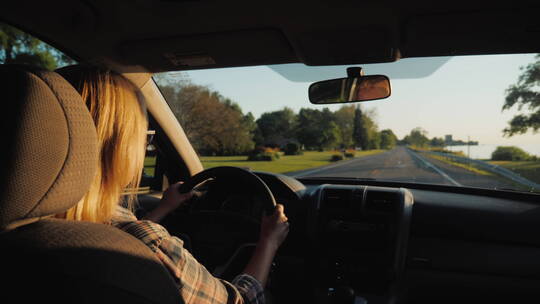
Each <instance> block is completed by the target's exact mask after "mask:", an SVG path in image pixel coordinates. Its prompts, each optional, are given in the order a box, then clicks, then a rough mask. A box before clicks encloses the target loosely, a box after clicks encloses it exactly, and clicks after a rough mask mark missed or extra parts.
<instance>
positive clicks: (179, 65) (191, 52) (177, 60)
mask: <svg viewBox="0 0 540 304" xmlns="http://www.w3.org/2000/svg"><path fill="white" fill-rule="evenodd" d="M121 50H122V53H123V56H122V57H123V58H124V59H125V60H126V62H125V63H128V64H134V63H141V62H144V63H145V64H144V65H145V67H146V68H147V69H149V70H151V71H154V72H157V71H167V70H192V69H207V68H219V67H228V66H249V65H265V64H270V63H276V62H281V63H289V62H295V61H296V60H297V59H296V55H295V54H294V52H293V50H292V48H291V46H290V45H289V42H288V40H287V39H286V38H285V36H284V35H283V33H282V32H281V31H279V30H275V29H260V30H243V31H234V32H222V33H212V34H204V35H195V36H182V37H172V38H166V39H151V40H142V41H133V42H128V43H124V44H123V45H122V47H121Z"/></svg>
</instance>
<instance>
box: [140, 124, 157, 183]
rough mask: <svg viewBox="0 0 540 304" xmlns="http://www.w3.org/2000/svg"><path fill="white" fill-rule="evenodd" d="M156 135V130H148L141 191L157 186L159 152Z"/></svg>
mask: <svg viewBox="0 0 540 304" xmlns="http://www.w3.org/2000/svg"><path fill="white" fill-rule="evenodd" d="M155 135H156V131H155V130H152V129H149V130H148V131H146V155H145V157H144V168H143V173H142V179H141V184H140V186H139V192H148V191H150V190H152V189H155V188H156V187H155V183H156V180H157V174H156V173H157V172H156V171H157V170H156V167H157V157H158V155H157V154H158V153H157V148H156V145H155V143H154V137H155ZM145 190H146V191H145Z"/></svg>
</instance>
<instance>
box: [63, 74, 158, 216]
mask: <svg viewBox="0 0 540 304" xmlns="http://www.w3.org/2000/svg"><path fill="white" fill-rule="evenodd" d="M64 76H65V77H66V79H68V81H71V83H72V84H74V86H75V88H76V89H77V90H78V91H79V93H80V94H81V96H82V98H83V100H84V101H85V102H86V105H87V106H88V109H89V110H90V114H91V115H92V117H93V119H94V123H95V125H96V129H97V137H98V148H99V154H100V155H99V160H100V161H99V164H98V170H97V172H96V175H95V177H94V180H93V182H92V184H91V186H90V189H89V191H88V192H87V193H86V194H85V196H84V197H83V198H82V199H81V200H80V201H79V202H78V203H77V205H75V206H74V207H72V208H71V209H69V210H67V211H66V213H65V214H62V215H60V216H59V217H62V218H65V219H70V220H79V221H89V222H97V223H108V222H110V220H111V219H112V218H113V216H114V213H115V212H116V210H117V208H118V205H119V204H120V203H121V196H122V192H123V191H124V190H125V189H126V188H134V187H137V186H138V184H139V182H140V179H141V175H142V170H143V166H144V156H145V143H146V130H147V125H148V121H147V118H146V111H145V109H144V108H143V105H142V103H141V101H140V99H139V98H138V93H137V89H136V88H135V86H134V85H133V84H132V83H131V82H129V81H128V80H127V79H125V78H124V77H123V76H121V75H120V74H116V73H114V72H111V71H103V70H98V69H95V68H81V69H80V70H76V72H75V73H73V72H69V73H67V74H65V75H64ZM74 78H75V79H74ZM131 193H133V191H131ZM134 197H135V194H129V195H126V197H125V198H126V200H125V203H126V206H127V207H128V208H129V209H133V202H134Z"/></svg>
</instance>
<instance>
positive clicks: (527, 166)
mask: <svg viewBox="0 0 540 304" xmlns="http://www.w3.org/2000/svg"><path fill="white" fill-rule="evenodd" d="M488 162H489V163H490V164H494V165H497V166H501V167H503V168H506V169H508V170H511V171H514V172H515V173H517V174H519V175H521V176H523V177H524V178H526V179H528V180H530V181H533V182H535V183H538V184H540V161H488Z"/></svg>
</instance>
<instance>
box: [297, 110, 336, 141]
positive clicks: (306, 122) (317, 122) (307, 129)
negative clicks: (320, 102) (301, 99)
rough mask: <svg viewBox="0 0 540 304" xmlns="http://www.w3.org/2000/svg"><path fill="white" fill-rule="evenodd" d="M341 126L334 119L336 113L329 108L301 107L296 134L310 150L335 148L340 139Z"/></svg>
mask: <svg viewBox="0 0 540 304" xmlns="http://www.w3.org/2000/svg"><path fill="white" fill-rule="evenodd" d="M339 133H340V132H339V127H338V125H337V124H336V122H335V121H334V113H332V112H331V111H330V110H329V109H328V108H324V109H323V110H322V111H320V110H317V109H300V111H299V112H298V125H297V128H296V136H297V139H298V141H299V142H300V143H301V144H302V145H303V146H304V148H305V149H308V150H314V149H316V150H324V149H329V148H335V146H336V145H337V143H338V142H339V139H340V134H339Z"/></svg>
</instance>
